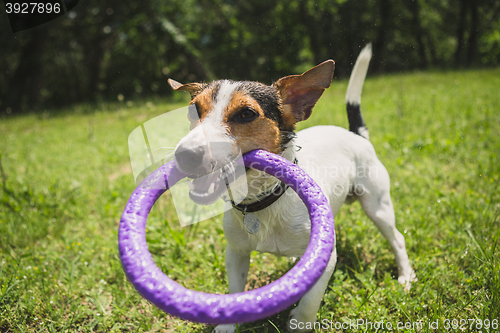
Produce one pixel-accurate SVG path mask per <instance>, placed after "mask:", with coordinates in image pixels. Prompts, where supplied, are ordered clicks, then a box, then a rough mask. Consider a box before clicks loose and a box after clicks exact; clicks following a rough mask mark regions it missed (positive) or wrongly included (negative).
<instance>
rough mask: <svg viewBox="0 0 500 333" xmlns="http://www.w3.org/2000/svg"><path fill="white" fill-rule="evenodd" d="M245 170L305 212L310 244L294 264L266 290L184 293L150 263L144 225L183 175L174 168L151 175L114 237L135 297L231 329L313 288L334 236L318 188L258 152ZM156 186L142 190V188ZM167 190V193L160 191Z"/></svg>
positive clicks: (287, 164)
mask: <svg viewBox="0 0 500 333" xmlns="http://www.w3.org/2000/svg"><path fill="white" fill-rule="evenodd" d="M243 161H244V163H245V165H246V166H249V167H252V168H254V169H258V170H261V171H265V172H267V173H269V174H270V175H273V176H276V177H277V178H278V179H280V180H282V181H283V182H285V183H286V184H287V185H288V186H290V187H291V188H293V189H294V190H295V192H297V194H298V195H299V196H300V198H301V199H302V201H303V202H304V203H305V205H306V206H307V209H308V210H309V215H310V218H311V223H312V226H311V238H310V241H309V245H308V247H307V249H306V251H305V253H304V255H303V256H302V257H301V259H300V260H299V262H298V263H297V264H296V265H295V266H294V267H293V268H292V269H291V270H290V271H288V272H287V273H286V274H285V275H283V276H282V277H281V278H280V279H278V280H276V281H274V282H272V283H271V284H269V285H267V286H264V287H261V288H258V289H254V290H250V291H247V292H242V293H237V294H226V295H219V294H209V293H204V292H199V291H193V290H190V289H187V288H184V287H183V286H181V285H180V284H178V283H176V282H174V281H172V280H171V279H169V278H168V277H167V276H166V275H165V274H164V273H163V272H162V271H161V270H160V269H159V268H158V267H157V266H156V264H155V263H154V262H153V259H152V257H151V254H150V253H149V251H148V246H147V243H146V220H147V216H148V214H149V211H150V210H151V208H152V206H153V204H154V203H155V202H156V200H157V199H158V198H159V197H160V195H161V194H162V193H163V192H165V191H166V190H167V189H168V183H167V178H168V179H169V183H170V184H174V183H175V182H178V181H179V180H180V179H182V178H184V177H185V176H186V175H185V174H183V173H181V172H180V171H179V170H178V169H177V168H176V167H175V164H174V163H173V162H170V163H168V164H165V165H163V166H162V167H160V168H159V169H157V170H156V171H154V172H153V173H152V174H150V175H149V176H148V177H147V178H146V179H145V180H144V181H143V182H142V183H141V185H139V186H138V187H137V188H136V190H135V191H134V193H133V194H132V195H131V196H130V199H129V201H128V202H127V206H126V207H125V211H124V212H123V215H122V217H121V221H120V229H119V233H118V242H119V251H120V259H121V262H122V265H123V269H124V271H125V274H126V275H127V278H128V279H129V280H130V282H131V283H132V284H133V285H134V287H135V288H136V289H137V291H138V292H139V293H140V294H141V295H142V296H143V297H144V298H146V299H147V300H148V301H150V302H151V303H153V304H154V305H156V306H157V307H158V308H160V309H161V310H163V311H164V312H167V313H169V314H172V315H174V316H178V317H181V318H183V319H186V320H190V321H194V322H202V323H208V324H230V323H242V322H250V321H255V320H259V319H262V318H265V317H269V316H271V315H273V314H275V313H278V312H280V311H283V310H285V309H286V308H288V307H289V306H291V305H292V304H294V303H295V302H297V301H298V300H300V298H301V297H302V296H303V295H304V294H305V293H306V292H307V291H308V290H309V289H310V288H311V287H312V286H313V285H314V284H315V283H316V281H317V280H318V279H319V277H320V276H321V274H322V273H323V271H324V270H325V268H326V265H327V263H328V260H329V258H330V255H331V253H332V250H333V243H334V239H335V234H334V232H335V230H334V222H333V215H332V211H331V208H330V206H329V205H328V202H327V200H326V197H325V196H324V195H323V192H322V191H321V189H320V188H319V186H318V185H317V184H316V183H315V182H314V181H313V180H312V178H310V177H309V176H308V175H307V174H306V173H305V172H304V171H303V170H302V169H300V168H299V167H298V166H297V165H295V164H293V163H291V162H290V161H288V160H286V159H284V158H282V157H280V156H278V155H275V154H272V153H269V152H267V151H263V150H255V151H252V152H250V153H247V154H245V155H244V156H243ZM151 183H156V184H161V186H158V187H159V188H161V187H163V189H150V188H148V189H147V188H145V186H144V184H151ZM165 187H166V188H165Z"/></svg>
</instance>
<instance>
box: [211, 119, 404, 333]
mask: <svg viewBox="0 0 500 333" xmlns="http://www.w3.org/2000/svg"><path fill="white" fill-rule="evenodd" d="M297 146H300V147H302V149H300V150H299V151H297V152H295V150H296V147H297ZM284 156H286V157H287V158H288V159H290V160H293V156H296V157H297V159H298V161H299V166H300V167H301V168H302V169H303V170H304V171H305V172H306V173H307V174H309V175H310V176H311V177H312V178H313V179H314V180H315V181H316V182H317V183H318V185H319V186H320V187H321V189H322V190H323V193H325V195H326V196H327V198H328V200H329V203H330V206H331V208H332V211H333V214H334V215H336V214H337V213H338V211H339V210H340V207H341V206H342V204H343V203H344V202H345V201H346V199H347V198H348V195H349V192H350V190H351V189H352V187H353V185H358V186H361V188H362V191H364V192H363V193H362V195H359V196H358V199H359V201H360V203H361V205H362V207H363V209H364V210H365V212H366V214H367V215H368V217H369V218H370V219H371V220H372V221H373V222H374V223H375V225H376V226H377V227H378V228H379V230H380V231H381V232H382V234H383V235H384V236H385V238H386V239H387V240H388V241H389V244H390V245H391V247H392V250H393V251H394V254H395V256H396V263H397V266H398V273H399V278H398V281H399V283H401V284H405V285H406V288H407V289H409V287H410V282H411V280H412V269H411V266H410V262H409V260H408V255H407V253H406V248H405V240H404V237H403V235H402V234H401V233H400V232H399V231H398V230H397V229H396V220H395V216H394V209H393V206H392V202H391V197H390V181H389V174H388V173H387V171H386V169H385V167H384V166H383V165H382V163H381V162H380V161H379V160H378V158H377V156H376V154H375V150H374V149H373V146H372V145H371V143H370V142H369V141H368V140H366V139H364V138H363V137H361V136H359V135H357V134H354V133H352V132H349V131H347V130H345V129H343V128H340V127H336V126H315V127H311V128H308V129H305V130H302V131H300V132H298V133H297V138H296V140H295V142H294V145H291V146H290V147H289V148H288V149H287V150H286V153H285V154H284ZM301 161H303V162H301ZM325 166H326V167H325ZM360 170H361V172H360ZM255 214H256V215H257V216H258V217H259V219H260V220H261V221H262V226H261V232H259V233H258V234H255V235H253V234H249V233H248V232H247V231H246V230H245V227H244V226H243V217H242V214H241V212H240V211H237V210H235V209H232V210H230V211H229V212H227V213H226V214H225V215H224V235H225V237H226V239H227V242H228V244H227V248H226V270H227V274H228V282H229V292H230V293H237V292H242V291H244V289H245V284H246V280H247V273H248V267H249V260H250V252H251V251H259V252H269V253H272V254H275V255H281V256H289V257H297V256H301V255H302V254H303V253H304V251H305V248H306V247H307V244H308V243H309V235H310V220H309V216H308V212H307V210H306V208H305V205H304V204H303V203H302V201H301V199H300V198H299V197H298V196H297V195H296V194H295V193H294V192H293V190H292V189H288V190H287V193H286V194H285V195H284V196H283V197H282V198H280V199H279V200H278V201H277V202H276V203H275V204H273V205H271V206H270V207H268V208H267V209H264V210H262V211H259V212H256V213H255ZM336 261H337V255H336V251H335V249H334V250H333V252H332V256H331V257H330V262H329V263H328V266H327V269H326V270H325V272H324V273H323V275H322V276H321V278H320V280H319V281H318V282H317V283H316V284H315V286H314V287H313V288H312V289H311V290H309V292H308V293H307V294H306V295H305V296H304V297H303V298H302V300H301V301H300V303H299V305H298V306H297V307H296V308H295V309H294V310H292V312H291V313H290V320H291V319H296V320H297V321H296V322H301V323H304V324H303V325H300V326H301V327H306V326H305V325H306V324H305V323H307V322H311V323H314V322H315V321H316V313H317V312H318V309H319V306H320V303H321V299H322V298H323V294H324V292H325V289H326V286H327V283H328V281H329V279H330V277H331V275H332V273H333V270H334V267H335V263H336ZM294 322H295V321H294ZM294 326H298V325H294ZM312 327H313V325H312ZM289 331H291V332H307V331H308V330H300V329H295V330H293V329H291V328H290V327H289ZM215 332H221V333H222V332H235V326H234V325H219V326H217V328H216V329H215Z"/></svg>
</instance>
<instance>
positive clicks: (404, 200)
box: [0, 69, 500, 333]
mask: <svg viewBox="0 0 500 333" xmlns="http://www.w3.org/2000/svg"><path fill="white" fill-rule="evenodd" d="M346 85H347V82H346V81H335V82H334V83H333V84H332V87H331V88H330V89H329V90H328V91H327V92H326V93H325V94H324V96H323V97H322V98H321V100H320V102H319V103H318V105H317V107H316V108H315V111H314V113H313V115H312V116H311V118H310V119H309V120H308V121H306V122H305V123H303V124H301V126H300V128H305V127H309V126H313V125H317V124H336V125H339V126H343V127H346V126H347V116H346V113H345V106H344V95H345V91H346ZM186 101H187V100H184V99H176V100H169V101H165V100H151V101H149V102H148V101H144V102H141V103H139V102H135V103H132V102H128V104H127V103H126V102H124V103H122V104H112V105H105V106H99V107H98V108H95V107H91V106H80V107H75V108H72V109H68V110H66V111H65V112H58V113H54V112H52V113H48V112H46V113H43V114H40V115H28V116H23V117H12V118H4V119H0V137H1V144H0V153H1V162H2V166H3V176H2V175H0V180H2V182H1V184H0V332H211V330H212V329H213V326H209V325H202V324H195V323H190V322H186V321H183V320H181V319H178V318H175V317H172V316H169V315H166V314H164V313H162V312H161V311H159V310H157V309H156V308H155V307H153V306H152V305H150V304H149V303H148V302H146V301H144V300H143V299H142V298H141V297H140V296H139V295H138V294H137V293H136V292H135V290H134V289H133V288H132V286H131V285H130V283H129V282H128V281H127V280H126V278H125V276H124V273H123V271H122V268H121V264H120V261H119V258H118V249H117V230H118V223H119V219H120V215H121V213H122V210H123V208H124V206H125V203H126V201H127V199H128V197H129V195H130V194H131V193H132V191H133V189H134V188H135V185H134V181H133V176H132V172H131V169H130V162H129V157H128V147H127V137H128V134H129V133H130V132H131V131H132V130H133V129H134V128H135V127H136V126H138V125H140V124H141V123H142V122H143V121H145V120H147V119H150V118H152V117H154V116H156V115H159V114H161V113H163V112H166V111H169V110H173V109H176V108H179V107H181V106H184V105H185V104H186ZM362 108H363V110H364V117H365V120H366V123H367V124H368V127H369V129H370V136H371V141H372V143H373V144H374V146H375V148H376V150H377V153H378V156H379V158H380V160H381V161H382V163H384V164H385V166H386V167H387V169H388V171H389V173H390V175H391V182H392V198H393V202H394V206H395V209H396V219H397V223H398V224H397V225H398V229H399V230H400V231H401V232H402V233H403V234H404V235H405V237H406V244H407V248H408V254H409V256H410V260H411V262H412V265H413V267H414V269H415V270H416V274H417V277H418V282H416V283H414V284H413V287H412V289H411V292H410V293H408V294H405V293H404V291H403V288H402V287H401V286H400V285H398V283H397V281H396V273H397V269H396V265H395V262H394V256H393V254H392V252H391V250H390V248H389V245H388V243H387V241H386V240H385V239H384V238H383V237H382V236H381V234H380V233H379V232H378V230H376V228H375V226H374V225H373V224H372V223H371V221H370V220H369V219H368V218H367V217H366V216H365V215H364V213H363V212H362V209H361V207H360V205H359V203H355V204H353V205H351V206H344V207H343V208H342V210H341V212H340V214H339V215H338V216H337V218H336V220H335V222H336V230H337V248H338V265H337V267H336V271H335V273H334V276H333V277H332V279H331V281H330V284H329V287H328V289H327V292H326V294H325V296H324V298H323V303H322V306H321V309H320V312H319V315H318V320H328V321H329V320H332V321H333V322H334V323H335V322H349V320H351V321H357V320H365V321H367V322H371V323H375V322H381V321H384V323H388V322H390V323H392V325H393V327H394V328H396V325H397V323H398V322H401V323H403V325H404V323H410V324H411V323H412V322H419V321H420V322H422V323H423V328H422V329H421V330H420V332H438V331H443V330H444V328H443V327H444V325H446V324H448V325H450V327H452V325H454V324H458V326H462V327H466V329H465V332H468V331H471V332H472V331H478V330H479V328H480V326H479V324H478V323H479V320H486V319H488V320H489V322H488V321H485V322H484V325H483V328H482V331H483V332H495V331H497V332H498V331H500V323H498V320H500V273H499V271H500V251H499V250H498V249H497V247H499V246H500V245H499V244H498V242H499V237H500V227H499V223H500V222H499V215H500V190H499V185H500V156H499V154H500V69H495V70H478V71H463V72H446V73H442V72H429V73H414V74H405V75H392V76H381V77H376V78H369V79H368V80H367V81H366V83H365V88H364V93H363V97H362ZM221 220H222V219H221V217H217V218H214V219H212V220H209V221H205V222H201V223H198V224H195V225H193V226H189V227H186V228H181V227H180V226H179V223H178V221H177V218H176V214H175V211H174V209H173V204H172V203H171V202H170V201H169V199H168V195H164V196H163V197H162V198H161V199H160V200H159V202H158V203H157V205H156V206H155V207H154V208H153V211H152V212H151V214H150V218H149V220H148V231H147V235H148V242H149V245H150V251H151V252H152V253H153V255H154V258H155V260H156V262H157V263H158V265H159V266H160V267H161V268H162V269H163V271H164V272H165V273H166V274H168V275H169V276H170V277H171V278H173V279H175V280H176V281H178V282H179V283H181V284H183V285H185V286H186V287H189V288H192V289H195V290H201V291H207V292H213V293H226V292H227V283H226V276H225V275H226V273H225V269H224V249H225V239H224V235H223V232H222V224H221ZM291 266H292V263H291V262H289V261H288V259H286V258H275V257H273V256H271V255H266V254H259V253H255V254H254V255H253V256H252V263H251V268H250V274H249V282H248V283H249V285H248V287H249V288H256V287H259V286H262V285H265V284H268V283H269V282H270V281H273V280H276V279H278V278H279V277H280V276H281V275H283V274H284V273H285V272H286V271H287V270H288V269H289V268H290V267H291ZM289 311H290V309H288V310H287V311H285V312H283V313H280V314H278V315H274V316H272V317H270V318H268V319H264V320H261V321H259V322H253V323H248V324H243V325H241V326H240V332H255V333H265V332H284V331H285V330H284V328H285V324H286V319H287V316H288V312H289ZM446 320H450V321H449V322H448V321H446ZM452 320H456V321H455V322H452ZM461 320H462V321H461ZM467 320H468V321H467ZM473 320H475V321H474V322H473ZM494 320H496V321H494ZM436 321H438V322H437V323H436ZM460 321H461V322H460ZM464 321H467V322H466V325H463V324H464ZM495 322H496V323H497V324H498V325H499V326H498V328H496V329H494V328H493V327H494V323H495ZM430 323H433V324H434V326H433V327H431V328H429V324H430ZM435 324H438V325H439V329H438V330H435V329H433V328H435V327H436V326H435ZM471 324H473V325H474V327H473V328H470V327H471ZM476 324H477V325H478V326H477V329H476V328H475V327H476V326H475V325H476ZM486 326H488V327H490V329H485V328H486ZM407 327H408V326H407ZM455 327H456V328H458V327H457V326H455ZM326 331H328V332H331V331H332V330H320V329H318V330H316V332H326ZM333 331H335V330H333ZM347 331H355V330H347ZM359 331H360V332H361V331H366V332H372V331H375V329H370V328H369V326H368V329H365V328H363V329H361V328H360V329H359ZM400 331H404V332H416V331H417V328H416V326H414V328H413V329H405V330H400ZM457 331H458V330H457Z"/></svg>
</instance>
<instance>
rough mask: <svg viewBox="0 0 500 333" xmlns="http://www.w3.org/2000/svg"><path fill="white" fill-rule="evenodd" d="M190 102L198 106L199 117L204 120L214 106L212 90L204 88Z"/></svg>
mask: <svg viewBox="0 0 500 333" xmlns="http://www.w3.org/2000/svg"><path fill="white" fill-rule="evenodd" d="M189 104H194V105H195V106H196V110H197V111H198V119H199V120H200V121H203V119H204V118H205V117H206V116H207V115H208V113H209V112H210V111H211V110H212V109H213V108H214V100H213V97H212V90H211V89H205V90H203V91H202V92H201V93H199V94H198V95H197V96H196V97H194V98H193V99H192V100H191V102H190V103H189Z"/></svg>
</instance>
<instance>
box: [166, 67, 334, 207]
mask: <svg viewBox="0 0 500 333" xmlns="http://www.w3.org/2000/svg"><path fill="white" fill-rule="evenodd" d="M334 64H335V63H334V61H333V60H328V61H325V62H323V63H321V64H320V65H318V66H316V67H314V68H312V69H310V70H308V71H307V72H305V73H303V74H302V75H290V76H286V77H283V78H281V79H279V80H278V81H277V82H275V83H274V84H272V85H270V86H267V85H264V84H262V83H258V82H249V81H230V80H218V81H214V82H212V83H210V84H205V83H188V84H181V83H179V82H177V81H174V80H171V79H169V81H168V82H169V84H170V86H171V87H172V88H173V89H174V90H180V91H188V92H189V93H190V94H191V102H190V105H194V106H196V108H191V109H190V110H192V112H193V113H196V114H190V115H188V118H189V119H190V120H191V131H190V132H189V134H188V135H186V136H185V137H184V138H182V139H181V140H180V142H179V144H178V145H177V147H176V149H175V162H176V165H177V167H178V168H179V169H180V170H182V171H184V172H186V173H188V174H191V175H192V176H194V178H196V177H198V176H202V175H206V174H210V173H213V172H214V171H216V170H218V169H220V172H215V173H213V176H211V177H208V178H207V177H203V178H204V180H203V181H197V180H195V181H193V184H192V185H191V191H190V197H191V199H193V201H195V202H197V203H200V204H210V203H212V202H214V201H216V200H217V199H218V198H219V197H220V196H221V195H222V193H223V192H224V191H225V186H223V185H224V177H223V175H224V174H225V173H227V172H228V170H225V169H224V166H226V165H228V164H229V163H231V162H232V161H233V160H234V159H235V158H236V157H237V156H238V155H239V154H240V153H241V154H245V153H247V152H250V151H252V150H256V149H263V150H267V151H269V152H272V153H275V154H280V153H281V152H283V151H284V150H285V148H286V147H287V144H288V143H289V142H290V140H291V139H292V138H293V137H294V129H295V124H296V123H297V122H299V121H303V120H306V119H308V118H309V117H310V116H311V113H312V109H313V107H314V105H315V104H316V102H317V101H318V99H319V98H320V97H321V95H322V94H323V91H324V90H325V89H326V88H328V87H329V86H330V83H331V81H332V77H333V71H334V68H335V65H334Z"/></svg>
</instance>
